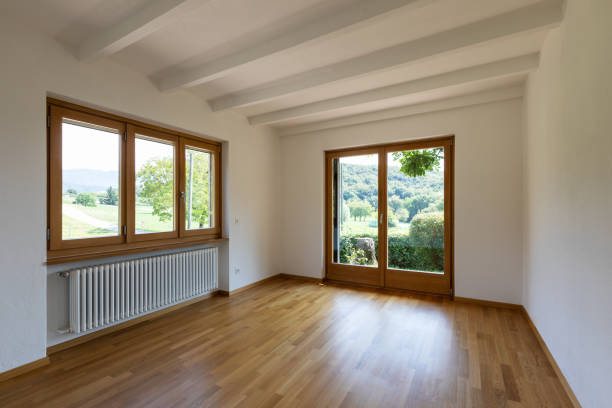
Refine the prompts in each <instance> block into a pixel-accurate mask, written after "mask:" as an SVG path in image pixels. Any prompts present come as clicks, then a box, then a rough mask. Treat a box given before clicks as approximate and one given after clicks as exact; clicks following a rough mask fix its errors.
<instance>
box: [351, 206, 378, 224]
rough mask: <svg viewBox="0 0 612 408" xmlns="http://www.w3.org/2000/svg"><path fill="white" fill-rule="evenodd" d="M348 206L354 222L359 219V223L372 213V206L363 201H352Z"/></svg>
mask: <svg viewBox="0 0 612 408" xmlns="http://www.w3.org/2000/svg"><path fill="white" fill-rule="evenodd" d="M348 206H349V210H350V212H351V217H353V219H354V220H357V219H359V221H361V220H363V219H364V218H367V217H368V216H369V215H370V214H372V212H374V209H373V208H372V206H371V205H370V204H369V203H367V202H365V201H352V202H350V203H349V205H348Z"/></svg>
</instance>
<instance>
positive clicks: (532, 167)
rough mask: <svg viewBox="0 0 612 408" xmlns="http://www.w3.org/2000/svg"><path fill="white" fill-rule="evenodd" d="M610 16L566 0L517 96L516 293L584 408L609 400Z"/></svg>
mask: <svg viewBox="0 0 612 408" xmlns="http://www.w3.org/2000/svg"><path fill="white" fill-rule="evenodd" d="M611 21H612V2H610V1H609V0H570V1H569V2H568V3H567V8H566V15H565V19H564V21H563V24H562V25H561V27H560V28H559V29H556V30H554V31H553V32H551V33H550V35H549V37H548V38H547V40H546V42H545V44H544V48H543V51H542V57H541V63H540V67H539V69H538V70H537V71H536V72H534V73H533V74H531V75H530V77H529V80H528V83H527V87H526V91H527V94H526V98H525V100H526V102H525V118H526V120H525V127H526V131H525V171H524V174H525V195H524V196H525V206H524V208H525V211H524V213H525V219H524V225H525V228H524V231H525V240H524V243H525V267H524V299H523V300H524V305H525V307H526V309H527V311H528V312H529V314H530V316H531V318H532V319H533V321H534V323H535V325H536V326H537V327H538V330H539V331H540V333H541V334H542V337H543V338H544V340H545V341H546V343H547V345H548V347H549V348H550V350H551V352H552V354H553V356H554V357H555V360H556V361H557V363H558V364H559V367H560V368H561V370H562V371H563V373H564V375H565V376H566V378H567V380H568V382H569V384H570V386H571V387H572V389H573V390H574V392H575V393H576V396H577V397H578V399H579V400H580V402H581V404H582V406H583V407H584V408H599V407H607V406H610V395H609V394H610V390H609V388H610V372H612V297H610V292H611V291H612V216H611V215H610V214H611V213H610V212H611V210H612V156H611V155H610V152H611V151H612V137H611V136H612V135H611V134H610V132H611V129H612V76H611V71H610V67H612V46H611V42H610V39H611V38H612V24H611Z"/></svg>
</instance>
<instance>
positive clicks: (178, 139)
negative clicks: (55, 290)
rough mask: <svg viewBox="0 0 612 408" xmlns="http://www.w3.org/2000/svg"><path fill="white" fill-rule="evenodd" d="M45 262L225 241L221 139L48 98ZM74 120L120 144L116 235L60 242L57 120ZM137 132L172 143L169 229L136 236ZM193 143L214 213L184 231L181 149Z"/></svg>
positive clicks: (59, 126)
mask: <svg viewBox="0 0 612 408" xmlns="http://www.w3.org/2000/svg"><path fill="white" fill-rule="evenodd" d="M47 115H48V121H47V146H48V149H47V150H48V157H47V161H48V162H47V163H48V165H47V219H48V224H47V228H48V229H47V262H46V263H47V264H57V263H64V262H73V261H78V260H84V259H95V258H101V257H108V256H117V255H124V254H133V253H140V252H148V251H154V250H160V249H169V248H177V247H183V246H190V245H200V244H205V243H211V242H217V241H223V240H226V238H223V237H222V228H221V225H222V198H221V197H222V191H221V188H222V186H221V180H222V177H221V149H222V147H221V143H219V142H216V141H213V140H208V139H205V138H201V137H198V136H194V135H190V134H186V133H183V132H178V131H174V130H171V129H166V128H163V127H160V126H156V125H152V124H149V123H145V122H140V121H136V120H132V119H129V118H126V117H123V116H119V115H115V114H111V113H107V112H103V111H99V110H96V109H91V108H88V107H84V106H80V105H76V104H73V103H70V102H65V101H62V100H58V99H55V98H47ZM64 118H69V119H72V120H75V121H79V122H85V123H91V124H94V125H97V126H101V127H105V128H110V129H116V130H117V132H118V135H119V136H124V137H121V143H120V151H121V153H120V180H119V184H120V186H119V189H120V202H119V211H120V221H121V223H120V227H121V228H120V229H123V226H125V227H126V231H125V233H122V232H123V231H120V234H119V235H118V236H112V237H99V238H83V239H72V240H62V193H63V191H62V121H63V119H64ZM137 134H138V135H142V136H145V137H146V138H150V139H153V140H155V139H159V140H163V141H167V142H170V143H172V144H173V145H174V163H175V166H174V167H175V171H174V175H175V176H174V184H175V188H174V192H175V205H174V211H175V216H174V231H169V232H160V233H150V234H136V233H135V229H136V225H135V201H136V197H135V188H136V187H135V181H136V174H135V162H134V159H135V138H136V135H137ZM186 146H192V147H195V148H197V149H202V150H206V151H208V152H210V153H211V156H212V159H213V170H214V177H213V183H212V184H213V185H212V186H211V188H212V189H213V197H214V203H213V205H214V212H213V217H214V218H213V222H214V226H213V227H212V228H205V229H199V230H186V229H185V213H184V211H185V202H184V200H183V199H182V198H181V191H185V190H184V185H185V183H184V181H185V147H186Z"/></svg>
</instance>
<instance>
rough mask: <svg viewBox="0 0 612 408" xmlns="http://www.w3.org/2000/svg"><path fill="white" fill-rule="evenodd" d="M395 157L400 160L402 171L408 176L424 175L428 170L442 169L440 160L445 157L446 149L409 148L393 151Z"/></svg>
mask: <svg viewBox="0 0 612 408" xmlns="http://www.w3.org/2000/svg"><path fill="white" fill-rule="evenodd" d="M392 154H393V158H394V159H395V160H397V161H399V162H400V164H401V168H400V171H401V172H402V173H404V174H405V175H407V176H408V177H420V176H424V175H425V173H427V172H428V171H434V170H436V171H437V170H439V169H440V160H442V159H443V158H444V149H443V148H442V147H434V148H433V149H422V150H407V151H403V152H393V153H392Z"/></svg>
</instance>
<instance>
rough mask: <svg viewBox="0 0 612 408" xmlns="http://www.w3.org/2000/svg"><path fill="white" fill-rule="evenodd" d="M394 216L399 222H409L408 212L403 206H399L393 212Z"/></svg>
mask: <svg viewBox="0 0 612 408" xmlns="http://www.w3.org/2000/svg"><path fill="white" fill-rule="evenodd" d="M395 216H396V217H397V219H398V220H400V221H401V222H410V212H408V210H407V209H405V208H400V209H399V210H397V211H396V212H395Z"/></svg>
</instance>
